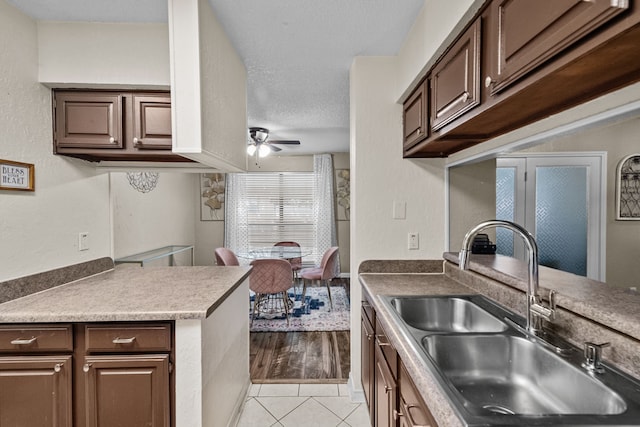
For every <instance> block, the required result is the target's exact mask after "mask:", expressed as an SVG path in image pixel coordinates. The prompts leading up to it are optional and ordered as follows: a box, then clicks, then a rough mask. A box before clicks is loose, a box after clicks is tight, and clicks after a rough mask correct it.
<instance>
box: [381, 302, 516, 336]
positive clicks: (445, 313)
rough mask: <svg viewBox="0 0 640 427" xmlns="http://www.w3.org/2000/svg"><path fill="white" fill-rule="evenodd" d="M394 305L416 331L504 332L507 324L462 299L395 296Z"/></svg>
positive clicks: (401, 316)
mask: <svg viewBox="0 0 640 427" xmlns="http://www.w3.org/2000/svg"><path fill="white" fill-rule="evenodd" d="M390 303H391V306H392V307H393V308H394V309H395V311H396V312H397V313H398V315H399V316H400V318H401V319H402V320H403V321H404V322H405V323H407V324H408V325H409V326H412V327H414V328H416V329H420V330H423V331H429V332H440V333H442V332H455V333H471V332H476V333H480V332H503V331H505V330H507V325H506V324H505V323H504V322H502V321H501V320H499V319H498V318H496V317H495V316H493V315H491V314H490V313H488V312H487V311H485V310H484V309H483V308H481V307H480V306H478V305H477V304H476V303H474V302H472V301H471V300H470V299H469V298H462V297H395V298H392V299H391V300H390Z"/></svg>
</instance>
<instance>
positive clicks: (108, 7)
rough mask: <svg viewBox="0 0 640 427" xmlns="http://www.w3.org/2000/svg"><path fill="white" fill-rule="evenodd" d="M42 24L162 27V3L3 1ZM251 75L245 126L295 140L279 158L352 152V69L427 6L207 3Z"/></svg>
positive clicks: (343, 0)
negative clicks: (152, 24)
mask: <svg viewBox="0 0 640 427" xmlns="http://www.w3.org/2000/svg"><path fill="white" fill-rule="evenodd" d="M7 1H9V2H10V3H12V4H14V5H16V6H17V7H18V8H20V9H22V10H23V11H24V12H25V13H27V14H28V15H30V16H32V17H34V18H35V19H39V20H53V21H95V22H166V21H167V3H166V0H135V1H131V0H55V1H51V0H7ZM209 1H210V3H211V5H212V7H213V9H214V11H215V13H216V15H217V16H218V19H219V20H220V22H221V23H222V25H223V26H224V28H225V30H226V32H227V34H228V35H229V37H230V39H231V41H232V43H233V44H234V46H235V47H236V49H237V50H238V52H239V54H240V56H241V57H242V59H243V60H244V63H245V65H246V67H247V72H248V119H249V123H248V124H249V126H261V127H266V128H268V129H270V130H271V136H270V138H271V139H299V140H300V141H301V142H302V145H300V146H283V151H282V152H281V154H287V153H288V154H306V153H318V152H328V151H338V152H341V151H348V149H349V67H350V65H351V62H352V61H353V58H354V57H355V56H358V55H374V56H377V55H395V54H396V53H397V52H398V50H399V48H400V46H401V44H402V41H403V40H404V38H405V36H406V34H407V32H408V31H409V29H410V28H411V25H412V24H413V21H414V19H415V17H416V15H417V14H418V11H419V10H420V8H421V7H422V5H423V3H424V1H425V0H209Z"/></svg>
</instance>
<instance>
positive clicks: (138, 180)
mask: <svg viewBox="0 0 640 427" xmlns="http://www.w3.org/2000/svg"><path fill="white" fill-rule="evenodd" d="M159 176H160V175H159V174H158V172H127V179H128V180H129V185H131V186H132V187H133V188H135V189H136V190H138V191H139V192H141V193H148V192H149V191H151V190H153V189H154V188H156V185H157V184H158V177H159Z"/></svg>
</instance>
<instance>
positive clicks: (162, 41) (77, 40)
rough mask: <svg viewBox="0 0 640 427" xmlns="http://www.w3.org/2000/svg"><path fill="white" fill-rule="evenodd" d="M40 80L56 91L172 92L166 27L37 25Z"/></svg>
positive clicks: (167, 30) (58, 23)
mask: <svg viewBox="0 0 640 427" xmlns="http://www.w3.org/2000/svg"><path fill="white" fill-rule="evenodd" d="M37 26H38V46H39V54H38V60H39V79H40V82H43V83H45V84H48V85H50V86H52V87H61V86H73V87H92V88H95V87H117V88H125V87H135V88H139V89H148V88H163V89H168V88H169V87H170V78H169V28H168V26H167V24H115V23H98V22H92V23H85V22H42V21H41V22H38V24H37Z"/></svg>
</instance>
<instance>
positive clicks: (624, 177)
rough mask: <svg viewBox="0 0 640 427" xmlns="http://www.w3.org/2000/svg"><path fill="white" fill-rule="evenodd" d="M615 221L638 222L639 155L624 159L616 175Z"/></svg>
mask: <svg viewBox="0 0 640 427" xmlns="http://www.w3.org/2000/svg"><path fill="white" fill-rule="evenodd" d="M616 178H617V182H616V187H617V188H616V190H617V191H616V219H617V220H636V221H639V220H640V154H632V155H630V156H627V157H625V158H624V159H622V160H621V161H620V163H619V164H618V171H617V173H616Z"/></svg>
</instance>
